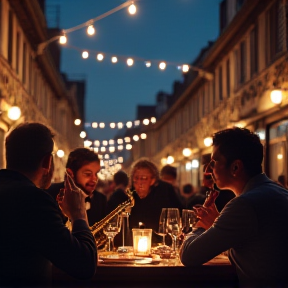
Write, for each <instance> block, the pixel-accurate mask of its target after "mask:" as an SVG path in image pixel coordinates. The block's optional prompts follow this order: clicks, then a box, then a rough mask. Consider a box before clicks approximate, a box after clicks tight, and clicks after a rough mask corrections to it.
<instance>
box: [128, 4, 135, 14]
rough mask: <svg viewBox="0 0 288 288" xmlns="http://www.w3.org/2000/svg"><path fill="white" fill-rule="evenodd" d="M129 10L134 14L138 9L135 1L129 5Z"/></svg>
mask: <svg viewBox="0 0 288 288" xmlns="http://www.w3.org/2000/svg"><path fill="white" fill-rule="evenodd" d="M128 11H129V13H130V14H131V15H134V14H135V13H136V11H137V9H136V6H135V5H134V3H132V4H131V5H130V6H129V7H128Z"/></svg>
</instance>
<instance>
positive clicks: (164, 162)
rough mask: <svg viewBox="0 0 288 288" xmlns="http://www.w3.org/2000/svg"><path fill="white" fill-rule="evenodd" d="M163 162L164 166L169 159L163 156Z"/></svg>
mask: <svg viewBox="0 0 288 288" xmlns="http://www.w3.org/2000/svg"><path fill="white" fill-rule="evenodd" d="M161 164H162V165H163V166H164V165H166V164H167V159H166V158H165V157H163V158H162V159H161Z"/></svg>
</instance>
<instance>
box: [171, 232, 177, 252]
mask: <svg viewBox="0 0 288 288" xmlns="http://www.w3.org/2000/svg"><path fill="white" fill-rule="evenodd" d="M176 244H177V237H176V236H174V235H173V236H172V249H173V251H175V252H176Z"/></svg>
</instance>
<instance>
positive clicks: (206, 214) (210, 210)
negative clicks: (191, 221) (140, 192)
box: [193, 203, 219, 230]
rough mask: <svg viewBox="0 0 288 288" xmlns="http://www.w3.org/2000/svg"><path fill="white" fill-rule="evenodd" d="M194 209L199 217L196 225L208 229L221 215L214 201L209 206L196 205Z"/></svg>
mask: <svg viewBox="0 0 288 288" xmlns="http://www.w3.org/2000/svg"><path fill="white" fill-rule="evenodd" d="M193 210H194V211H195V213H196V215H197V218H198V219H199V220H198V222H197V223H196V224H195V226H194V227H202V228H204V229H206V230H207V229H209V228H210V227H211V226H212V224H213V223H214V221H215V219H216V218H217V217H218V216H219V212H218V210H217V208H216V205H215V204H214V203H213V204H212V205H210V206H208V207H204V206H198V207H195V206H194V207H193Z"/></svg>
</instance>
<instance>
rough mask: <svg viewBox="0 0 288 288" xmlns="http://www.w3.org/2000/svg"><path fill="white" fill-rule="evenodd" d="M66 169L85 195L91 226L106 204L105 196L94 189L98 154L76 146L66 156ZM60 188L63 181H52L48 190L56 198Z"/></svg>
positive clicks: (96, 178) (99, 216)
mask: <svg viewBox="0 0 288 288" xmlns="http://www.w3.org/2000/svg"><path fill="white" fill-rule="evenodd" d="M66 169H67V171H68V172H69V174H70V175H71V176H72V178H73V179H74V182H75V184H76V185H77V186H78V187H79V188H81V189H82V190H83V191H84V193H85V194H86V196H87V197H86V198H85V202H86V210H87V216H88V222H89V225H90V226H92V225H93V224H94V223H95V222H98V221H100V220H101V219H103V218H104V217H105V211H106V204H107V199H106V196H105V195H104V194H102V193H100V192H98V191H96V190H95V188H96V184H97V181H98V176H97V174H98V172H99V171H100V160H99V158H98V155H97V154H96V153H94V152H93V151H91V150H89V149H87V148H76V149H74V150H73V151H72V152H70V154H69V156H68V161H67V164H66ZM62 188H64V182H60V183H53V184H52V185H51V186H50V188H49V189H48V192H49V193H50V194H51V195H52V197H53V198H54V199H56V198H57V195H58V193H59V191H60V189H62ZM66 220H67V219H66Z"/></svg>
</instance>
